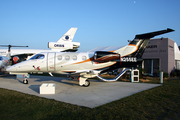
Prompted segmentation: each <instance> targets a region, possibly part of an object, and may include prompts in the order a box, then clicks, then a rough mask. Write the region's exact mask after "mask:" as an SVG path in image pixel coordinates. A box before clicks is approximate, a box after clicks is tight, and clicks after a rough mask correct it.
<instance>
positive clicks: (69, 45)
mask: <svg viewBox="0 0 180 120" xmlns="http://www.w3.org/2000/svg"><path fill="white" fill-rule="evenodd" d="M79 46H80V43H79V42H48V48H51V49H65V50H68V49H77V48H79Z"/></svg>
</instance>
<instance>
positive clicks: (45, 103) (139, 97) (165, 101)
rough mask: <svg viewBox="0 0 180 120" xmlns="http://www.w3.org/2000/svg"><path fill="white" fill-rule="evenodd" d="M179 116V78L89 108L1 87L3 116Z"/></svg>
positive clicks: (21, 119) (0, 115) (23, 118)
mask: <svg viewBox="0 0 180 120" xmlns="http://www.w3.org/2000/svg"><path fill="white" fill-rule="evenodd" d="M167 118H170V119H177V120H178V119H180V84H179V80H177V79H174V80H166V81H164V84H163V85H162V86H160V87H156V88H153V89H150V90H146V91H143V92H140V93H137V94H134V95H132V96H129V97H126V98H123V99H120V100H117V101H114V102H111V103H108V104H106V105H102V106H99V107H96V108H93V109H91V108H87V107H82V106H77V105H71V104H68V103H64V102H59V101H55V100H52V99H51V100H50V99H46V98H40V97H37V96H33V95H27V94H24V93H20V92H16V91H12V90H6V89H2V88H0V119H2V120H5V119H13V120H16V119H18V120H28V119H29V120H32V119H35V120H36V119H39V120H44V119H47V120H50V119H52V120H56V119H78V120H81V119H82V120H84V119H85V120H86V119H92V120H94V119H97V120H101V119H103V120H104V119H107V120H110V119H128V120H129V119H130V120H131V119H132V120H134V119H139V120H140V119H142V120H146V119H147V120H149V119H158V120H164V119H167Z"/></svg>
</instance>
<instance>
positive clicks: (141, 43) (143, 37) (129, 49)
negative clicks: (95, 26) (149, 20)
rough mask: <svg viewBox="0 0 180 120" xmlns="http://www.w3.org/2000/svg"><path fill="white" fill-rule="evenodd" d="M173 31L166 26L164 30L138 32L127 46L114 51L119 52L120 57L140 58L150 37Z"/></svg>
mask: <svg viewBox="0 0 180 120" xmlns="http://www.w3.org/2000/svg"><path fill="white" fill-rule="evenodd" d="M172 31H174V30H173V29H170V28H167V29H166V30H160V31H155V32H150V33H144V34H138V35H136V36H135V38H134V40H132V41H131V42H130V43H129V45H128V46H126V47H125V48H124V49H123V51H122V50H116V51H115V52H116V53H120V55H121V57H136V58H137V59H138V58H141V57H142V55H143V53H144V50H145V49H146V46H147V45H148V42H149V40H150V39H151V38H153V37H154V36H157V35H161V34H165V33H169V32H172Z"/></svg>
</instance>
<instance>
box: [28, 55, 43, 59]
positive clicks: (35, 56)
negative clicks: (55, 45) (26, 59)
mask: <svg viewBox="0 0 180 120" xmlns="http://www.w3.org/2000/svg"><path fill="white" fill-rule="evenodd" d="M33 59H44V55H43V54H36V55H34V56H33V57H31V58H30V60H33Z"/></svg>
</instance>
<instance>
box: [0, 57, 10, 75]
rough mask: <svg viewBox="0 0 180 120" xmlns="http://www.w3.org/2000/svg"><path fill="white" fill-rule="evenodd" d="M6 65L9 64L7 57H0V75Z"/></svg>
mask: <svg viewBox="0 0 180 120" xmlns="http://www.w3.org/2000/svg"><path fill="white" fill-rule="evenodd" d="M8 64H9V57H5V56H1V55H0V69H1V71H0V73H2V72H3V71H5V68H6V67H7V65H8Z"/></svg>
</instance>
